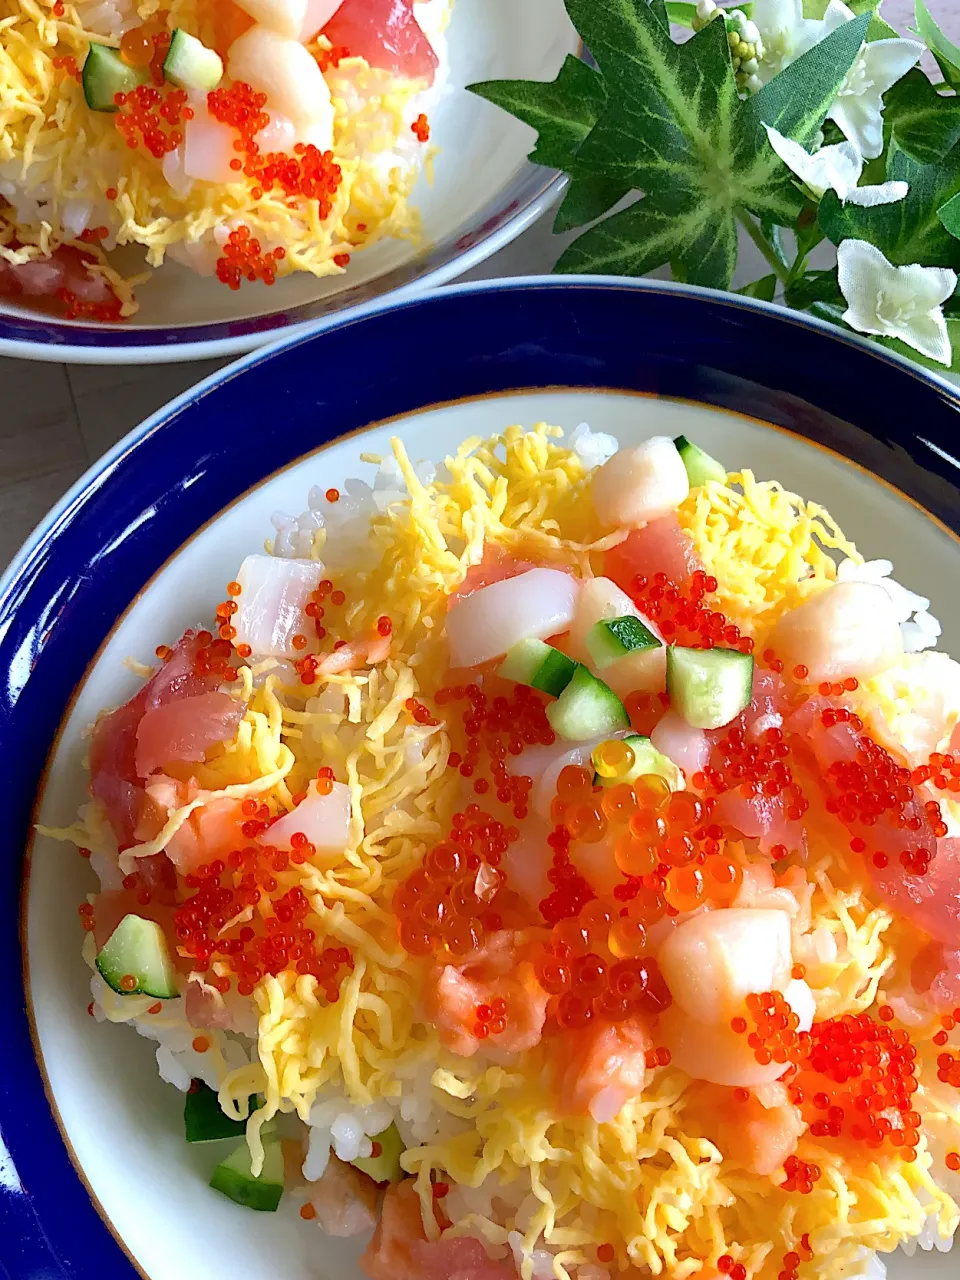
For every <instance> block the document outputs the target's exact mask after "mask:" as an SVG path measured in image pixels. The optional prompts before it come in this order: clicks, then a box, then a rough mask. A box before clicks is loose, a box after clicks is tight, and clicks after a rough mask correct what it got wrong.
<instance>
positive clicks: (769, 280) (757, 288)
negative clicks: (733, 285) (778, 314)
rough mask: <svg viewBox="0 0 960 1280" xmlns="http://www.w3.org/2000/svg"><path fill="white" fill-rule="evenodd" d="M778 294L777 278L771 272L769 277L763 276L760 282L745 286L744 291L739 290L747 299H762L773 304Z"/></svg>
mask: <svg viewBox="0 0 960 1280" xmlns="http://www.w3.org/2000/svg"><path fill="white" fill-rule="evenodd" d="M776 292H777V277H776V276H775V275H774V274H773V273H772V272H771V273H770V275H768V276H761V277H760V279H759V280H753V281H752V282H751V283H750V284H745V285H744V286H743V288H742V289H738V290H737V293H742V294H743V296H744V297H745V298H761V299H762V300H763V301H764V302H772V301H773V295H774V294H775V293H776Z"/></svg>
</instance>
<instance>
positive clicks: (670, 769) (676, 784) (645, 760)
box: [593, 733, 684, 791]
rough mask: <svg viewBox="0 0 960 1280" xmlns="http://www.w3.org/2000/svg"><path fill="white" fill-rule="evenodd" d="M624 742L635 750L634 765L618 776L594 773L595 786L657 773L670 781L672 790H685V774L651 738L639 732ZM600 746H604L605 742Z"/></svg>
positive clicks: (613, 783) (610, 785)
mask: <svg viewBox="0 0 960 1280" xmlns="http://www.w3.org/2000/svg"><path fill="white" fill-rule="evenodd" d="M623 742H624V743H625V744H626V745H627V746H628V747H629V748H630V750H631V751H632V752H633V764H632V766H631V767H630V769H628V771H627V772H626V773H624V774H621V775H620V777H618V778H605V777H604V776H603V775H602V774H601V773H599V772H597V773H594V775H593V785H594V786H595V787H616V786H618V785H619V784H620V783H621V782H636V780H637V779H638V778H642V777H643V775H644V774H645V773H656V774H658V775H659V776H660V777H661V778H663V780H664V781H665V782H667V783H669V786H670V790H671V791H683V790H684V781H683V774H682V773H681V772H680V770H679V769H678V768H677V766H676V765H675V764H674V763H673V761H672V760H670V759H669V758H668V757H667V756H665V755H664V754H663V753H662V752H660V751H658V750H657V749H656V747H655V746H654V745H653V743H652V742H651V741H650V739H649V738H644V737H641V735H640V734H639V733H631V734H628V735H627V737H626V738H624V739H623ZM600 746H603V743H601V744H600ZM599 749H600V748H599V747H598V748H595V750H599ZM594 767H596V766H594Z"/></svg>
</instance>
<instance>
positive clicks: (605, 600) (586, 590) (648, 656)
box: [568, 578, 667, 698]
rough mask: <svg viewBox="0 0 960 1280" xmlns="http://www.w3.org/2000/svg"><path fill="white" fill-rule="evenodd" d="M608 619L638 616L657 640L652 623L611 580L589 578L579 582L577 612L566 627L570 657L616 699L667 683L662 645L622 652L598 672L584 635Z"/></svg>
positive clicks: (655, 688)
mask: <svg viewBox="0 0 960 1280" xmlns="http://www.w3.org/2000/svg"><path fill="white" fill-rule="evenodd" d="M611 618H640V619H641V620H642V622H643V624H644V626H645V627H647V628H648V629H649V630H650V631H652V632H653V634H654V635H655V636H656V637H657V639H658V640H660V639H661V636H660V633H659V631H658V630H657V628H656V626H655V624H654V623H653V622H651V620H650V619H649V618H646V617H644V615H643V614H642V613H641V612H640V611H639V609H637V607H636V605H635V604H634V603H633V601H632V600H631V599H630V597H629V596H628V595H627V593H626V592H625V591H621V589H620V588H619V587H618V586H617V584H616V583H615V582H611V580H610V579H609V578H590V579H588V580H587V581H586V582H584V583H583V584H582V585H581V587H580V594H579V596H578V597H577V612H576V615H575V617H574V619H573V625H572V626H571V628H570V643H569V646H568V650H569V653H570V656H571V657H572V658H576V659H577V661H578V662H585V663H586V665H587V666H588V667H590V669H591V670H592V671H593V672H594V674H595V675H599V677H600V679H601V680H602V681H603V682H604V684H606V685H609V686H610V688H611V689H612V690H613V691H614V693H615V694H616V695H617V697H619V698H627V697H629V696H630V694H631V693H635V692H637V691H638V690H639V691H642V692H645V693H659V692H660V690H662V689H664V688H666V683H667V651H666V648H665V647H664V646H663V645H662V644H661V645H658V646H657V648H655V649H638V650H637V651H636V652H634V653H628V654H625V655H624V657H622V658H618V659H617V660H616V662H611V663H610V664H609V666H606V667H604V668H603V670H602V671H599V670H597V667H596V664H595V663H594V662H593V659H592V658H591V657H590V652H589V650H588V649H587V636H588V635H589V633H590V631H591V630H592V629H593V627H595V626H596V624H597V623H598V622H608V621H609V620H610V619H611Z"/></svg>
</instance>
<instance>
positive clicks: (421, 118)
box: [410, 111, 430, 142]
mask: <svg viewBox="0 0 960 1280" xmlns="http://www.w3.org/2000/svg"><path fill="white" fill-rule="evenodd" d="M410 128H411V129H412V131H413V133H414V135H415V136H416V139H417V141H418V142H429V141H430V122H429V120H428V119H427V117H426V116H425V115H424V114H423V112H422V111H421V112H420V114H419V115H418V116H417V118H416V120H414V122H413V124H412V125H411V126H410Z"/></svg>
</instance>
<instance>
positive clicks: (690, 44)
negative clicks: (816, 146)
mask: <svg viewBox="0 0 960 1280" xmlns="http://www.w3.org/2000/svg"><path fill="white" fill-rule="evenodd" d="M567 7H568V10H569V12H570V15H571V17H572V18H573V21H574V24H575V25H576V27H577V29H578V30H579V32H580V34H581V35H582V36H583V38H584V40H585V41H586V43H587V44H588V46H589V47H590V49H591V51H592V53H593V55H594V56H595V58H596V59H597V62H598V64H599V66H600V70H601V72H602V73H603V77H604V81H605V83H606V86H607V95H608V97H607V103H606V106H605V107H604V109H603V111H602V112H601V114H600V117H599V119H598V121H597V124H596V126H595V127H594V129H593V130H592V131H591V133H590V135H589V136H588V137H587V139H586V141H585V142H584V143H583V144H582V146H581V147H580V149H579V151H578V152H577V172H578V173H586V172H589V171H592V172H594V173H596V174H597V175H598V176H603V177H605V178H608V179H610V180H613V181H616V182H618V183H620V184H622V185H625V186H626V185H629V186H630V187H631V188H637V189H639V190H642V191H643V192H644V193H645V198H644V199H643V200H642V201H639V202H638V203H637V204H635V205H633V206H631V208H630V209H628V210H625V211H623V212H622V213H619V214H616V215H614V216H613V217H612V218H610V219H608V220H607V222H603V223H601V224H599V226H596V227H593V228H592V229H591V230H590V231H588V232H586V233H585V235H583V236H582V237H581V238H580V239H579V240H578V241H576V243H575V244H573V245H571V246H570V248H569V249H568V250H567V251H566V253H564V254H563V256H562V257H561V259H560V261H559V263H558V264H557V270H558V271H597V272H605V273H609V274H629V275H635V274H641V273H642V272H646V271H650V270H652V269H653V268H654V267H657V266H660V265H662V264H663V263H665V262H670V263H671V264H673V265H674V266H675V269H676V270H677V271H678V273H679V274H682V275H683V276H684V278H686V279H688V280H690V281H691V282H693V283H695V284H701V285H707V286H709V287H713V288H726V287H728V285H729V283H730V280H731V277H732V275H733V270H734V267H735V265H736V257H737V221H738V218H741V217H743V216H744V215H745V214H753V215H754V216H756V217H759V218H762V219H767V220H769V221H770V222H772V223H776V224H778V225H782V226H789V225H790V224H791V223H792V222H793V220H794V218H795V217H796V216H797V215H798V214H799V212H800V210H801V208H802V207H803V197H802V196H801V195H800V193H799V191H798V190H797V188H796V186H795V184H794V182H793V179H792V175H791V174H790V172H789V170H788V169H787V168H786V166H785V165H783V164H782V163H781V161H780V160H779V158H778V157H777V156H776V154H775V153H774V151H773V149H772V148H771V147H770V145H769V143H768V142H767V138H766V134H765V132H764V129H763V122H767V123H770V124H772V125H775V126H776V127H777V128H779V129H780V131H781V132H782V133H785V134H787V135H788V136H794V135H795V133H796V132H797V131H799V132H800V134H801V135H802V136H804V137H806V136H807V135H810V134H812V133H813V132H815V131H816V129H817V128H819V126H820V124H821V123H822V121H823V118H824V116H825V114H826V112H827V110H828V109H829V107H830V104H831V102H832V101H833V99H834V97H835V96H836V93H837V90H838V88H839V87H840V85H841V84H842V82H843V79H844V77H845V76H846V74H847V71H848V70H849V69H850V67H851V66H852V64H853V61H854V59H855V57H856V55H857V52H858V51H859V49H860V46H861V44H862V42H863V33H864V31H865V30H866V27H867V24H868V22H869V16H868V15H864V16H863V17H861V18H856V19H854V20H853V21H852V22H849V23H846V24H844V26H842V27H840V28H839V29H838V30H837V31H835V32H833V33H832V34H831V35H830V36H828V37H827V39H826V40H824V41H822V42H821V44H819V45H817V46H815V47H814V48H813V49H811V50H809V51H808V52H807V53H806V54H804V55H803V57H802V58H800V59H798V60H797V62H796V63H794V64H793V66H792V67H791V68H789V69H788V71H787V72H785V73H783V75H782V76H779V77H777V80H781V79H785V80H786V83H785V84H784V85H783V86H782V87H777V82H776V80H775V81H773V82H771V84H770V85H769V86H767V87H766V89H764V90H762V91H761V92H760V93H758V94H756V95H755V96H754V98H753V99H750V100H748V101H747V102H741V100H740V97H739V95H738V93H737V87H736V81H735V78H734V74H733V68H732V66H731V62H730V51H729V45H728V43H727V38H726V31H725V28H724V27H723V25H722V23H720V22H719V21H718V22H711V23H709V24H708V25H707V26H706V27H704V28H703V30H701V31H700V32H698V33H697V34H696V35H695V36H694V37H693V39H691V40H689V41H687V42H686V43H684V44H675V43H674V42H673V41H672V40H671V39H670V36H669V33H668V32H666V31H664V29H663V28H662V27H661V26H660V24H659V23H658V22H657V21H656V19H655V18H654V16H653V15H652V13H651V12H650V10H649V9H648V8H647V6H646V5H645V4H644V3H643V0H605V3H603V4H597V3H596V0H567ZM798 94H799V98H800V101H799V102H798V101H796V98H797V95H798Z"/></svg>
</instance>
